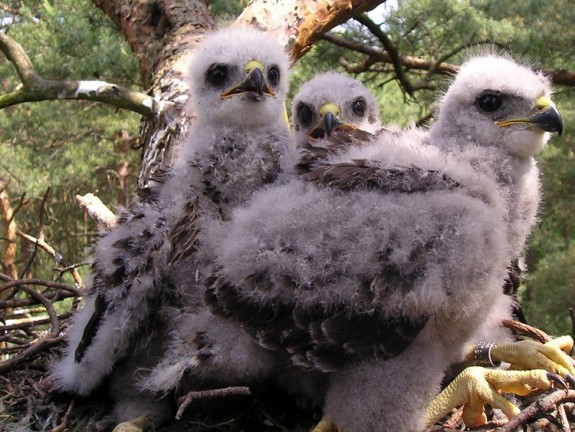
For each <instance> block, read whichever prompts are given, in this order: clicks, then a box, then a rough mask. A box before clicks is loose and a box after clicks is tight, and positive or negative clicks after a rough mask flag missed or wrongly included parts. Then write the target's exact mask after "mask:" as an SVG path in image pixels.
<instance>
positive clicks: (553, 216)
mask: <svg viewBox="0 0 575 432" xmlns="http://www.w3.org/2000/svg"><path fill="white" fill-rule="evenodd" d="M100 3H106V2H101V1H100ZM126 3H130V2H129V1H127V2H126ZM143 3H147V4H149V5H150V7H154V4H155V2H154V1H145V2H143ZM260 3H261V2H260ZM264 3H265V2H264ZM372 3H373V2H372ZM380 3H381V5H379V6H378V7H377V8H376V9H375V10H372V11H371V12H370V13H369V14H368V15H359V16H357V17H356V18H354V19H351V20H349V21H347V22H346V23H345V24H343V25H340V26H338V27H336V28H335V29H332V30H331V31H330V32H328V33H325V34H324V35H321V36H320V38H319V40H318V41H317V42H316V43H315V44H314V46H313V48H312V49H311V50H310V51H309V52H307V54H305V55H304V56H303V57H301V58H300V59H299V60H298V61H297V62H296V63H295V65H294V68H293V72H292V76H291V87H290V96H291V95H293V94H294V93H295V92H296V91H297V88H298V86H299V85H300V84H301V83H302V82H304V81H306V80H308V79H309V78H311V77H312V76H313V74H315V73H316V72H320V71H325V70H329V69H335V70H339V71H343V72H347V73H350V74H352V75H354V76H356V77H357V78H358V79H359V80H361V81H363V82H364V83H365V84H366V85H368V87H369V88H370V89H371V90H372V91H373V92H374V94H375V95H376V96H377V100H378V102H379V106H380V110H381V115H382V118H383V120H384V123H397V124H400V125H402V126H407V125H411V124H413V123H417V124H425V123H426V122H428V121H430V120H432V115H433V108H434V101H436V100H437V98H438V97H439V96H440V94H441V92H442V91H443V90H445V88H446V86H447V85H448V83H449V75H450V73H453V72H454V70H455V68H456V65H458V64H460V63H461V62H462V61H463V60H464V59H465V57H466V56H468V55H469V54H470V53H473V52H477V51H481V50H485V49H493V46H496V47H499V48H501V49H504V50H506V51H508V52H510V53H511V54H512V55H513V56H514V57H516V58H518V59H521V60H523V61H526V62H528V63H530V64H533V65H535V66H536V67H539V68H542V69H545V70H546V71H548V72H549V73H550V75H551V76H552V78H553V81H554V85H555V97H554V101H555V102H556V104H557V105H558V107H559V109H560V111H561V113H562V115H563V120H564V124H565V130H564V134H563V136H562V137H561V138H556V137H554V138H553V139H552V141H551V142H550V145H549V146H548V148H546V149H545V150H544V151H543V152H542V154H541V155H540V157H539V161H540V165H541V168H542V172H543V188H544V197H545V199H544V206H543V208H542V211H541V215H540V216H541V218H540V222H539V223H538V224H537V226H536V228H535V230H534V232H533V235H532V238H531V241H530V243H529V249H528V251H527V254H526V264H527V266H528V268H529V273H528V274H527V275H526V277H525V279H524V281H523V284H522V287H521V290H520V298H521V303H522V304H523V306H524V308H525V310H526V315H527V318H528V321H529V323H530V324H532V325H534V326H537V327H539V328H541V329H543V330H545V331H547V332H548V333H550V334H556V335H558V334H565V333H569V334H570V333H572V322H571V317H570V313H569V309H570V307H571V306H573V303H575V301H574V298H575V266H574V265H573V264H574V263H575V250H574V248H573V241H574V240H575V226H574V225H575V218H574V217H573V216H574V206H575V181H574V180H575V164H574V159H575V157H574V154H573V148H574V145H575V135H574V132H575V128H574V121H575V97H574V96H575V56H574V55H573V53H574V48H575V25H573V24H574V23H575V7H573V4H572V1H571V0H554V1H552V2H542V1H538V0H514V1H506V2H501V1H499V0H397V1H391V0H388V1H387V2H380ZM95 4H98V1H94V2H92V1H90V0H36V1H32V0H21V1H6V0H5V1H1V2H0V31H1V32H2V33H4V34H6V35H8V36H9V37H10V38H11V40H13V41H15V42H16V43H17V44H19V45H20V46H21V47H22V48H23V52H25V53H26V54H27V55H28V56H29V58H30V60H31V62H32V64H33V65H34V67H35V68H36V70H37V71H38V73H39V74H40V75H41V76H42V77H44V78H46V79H50V80H101V81H106V82H108V83H114V85H118V86H121V88H122V89H128V90H131V91H135V92H139V93H141V94H146V93H150V91H149V88H144V85H145V83H146V82H149V81H150V80H149V77H146V76H145V75H146V70H145V68H143V67H142V64H141V62H139V59H140V60H141V58H140V57H138V53H136V54H135V53H134V52H133V51H132V49H131V47H130V45H129V44H128V42H127V41H126V39H125V38H124V36H123V34H122V33H121V32H120V31H119V30H118V28H117V25H116V24H115V23H114V22H113V21H112V20H111V19H110V18H109V17H108V16H107V15H106V14H104V13H103V12H102V10H101V9H100V8H98V7H96V6H95ZM247 6H248V4H247V2H246V1H243V0H236V1H229V0H213V1H211V2H210V5H209V11H210V12H211V13H212V14H213V15H214V16H215V17H216V19H217V21H218V22H219V23H221V24H224V25H225V23H229V22H232V21H233V20H234V19H235V18H236V17H238V16H239V15H240V13H241V12H242V11H243V10H244V9H245V8H246V7H247ZM3 43H4V42H3ZM3 51H4V52H5V53H6V50H5V49H4V48H3ZM139 55H141V53H140V54H139ZM21 81H22V77H19V75H18V74H17V73H16V70H15V68H14V65H13V63H12V62H11V61H8V56H7V57H4V56H0V86H1V89H0V176H1V179H0V180H1V182H0V191H1V193H0V209H1V210H2V220H1V221H0V266H1V272H2V274H3V275H4V277H5V279H4V282H6V281H7V280H8V278H10V279H12V280H15V279H22V278H26V279H32V278H35V279H43V280H50V281H57V282H60V283H64V284H68V285H70V286H74V285H75V280H74V278H73V275H72V272H70V271H63V270H70V269H71V268H76V266H75V264H82V263H86V262H88V261H89V255H90V247H91V246H92V245H93V243H94V241H95V239H96V238H97V234H98V228H97V226H96V224H95V223H94V221H93V220H92V219H91V218H90V217H89V216H88V215H86V214H85V212H84V211H83V210H82V209H80V208H79V207H78V205H77V203H76V202H75V196H76V195H78V194H79V195H84V194H86V193H89V192H92V193H96V194H97V195H98V196H99V197H100V199H101V200H102V201H103V202H104V203H105V204H106V205H107V206H109V207H110V208H112V209H115V208H117V206H125V205H127V204H128V203H129V202H130V200H131V199H132V196H133V194H134V191H135V188H136V186H137V184H138V182H139V181H142V178H143V175H142V172H143V171H145V170H142V166H143V165H142V164H144V167H145V164H146V163H147V159H146V157H147V156H146V155H145V151H144V150H145V148H144V147H143V139H144V138H143V137H145V136H146V127H149V126H147V124H146V121H142V112H135V111H134V110H132V109H130V107H126V106H123V107H122V106H119V105H118V104H114V103H102V101H99V100H96V99H93V100H47V101H33V100H30V101H29V103H17V104H14V105H12V104H11V103H10V102H9V101H8V99H7V96H9V95H11V94H12V92H14V91H16V92H17V91H18V90H19V89H21ZM156 84H157V83H156ZM19 86H20V87H19ZM156 87H157V86H156ZM145 115H146V113H144V116H145ZM165 130H169V128H167V129H164V131H165ZM143 151H144V153H143ZM27 235H28V236H30V235H31V236H33V238H32V239H31V238H30V237H27ZM34 239H36V240H38V239H39V240H40V242H38V241H35V240H34ZM42 242H45V243H42ZM44 244H45V245H49V247H51V248H53V251H52V252H53V253H46V251H47V250H48V249H46V248H44V249H43V248H42V245H44ZM54 257H56V258H58V260H55V259H54ZM57 261H59V262H57ZM77 270H78V272H79V275H80V277H81V278H84V277H85V276H86V275H87V274H88V273H89V266H87V265H80V266H78V267H77ZM8 293H9V291H8V290H6V291H3V292H0V303H2V302H4V303H3V305H4V306H5V307H6V306H7V305H11V304H14V305H18V303H17V301H16V300H17V299H18V298H19V297H18V295H16V296H15V297H13V298H12V297H9V295H8ZM21 295H25V293H21ZM64 297H65V296H64ZM72 298H73V296H72V295H70V298H69V299H68V301H67V302H64V303H63V304H62V305H60V306H59V308H60V309H61V310H64V311H66V310H68V311H69V310H70V309H71V307H72V306H71V304H72ZM6 302H8V303H6ZM9 302H13V303H9ZM21 304H24V303H22V302H21ZM3 310H8V309H3ZM9 310H11V311H13V309H12V308H10V309H9ZM1 318H2V319H6V318H7V317H6V316H4V317H1Z"/></svg>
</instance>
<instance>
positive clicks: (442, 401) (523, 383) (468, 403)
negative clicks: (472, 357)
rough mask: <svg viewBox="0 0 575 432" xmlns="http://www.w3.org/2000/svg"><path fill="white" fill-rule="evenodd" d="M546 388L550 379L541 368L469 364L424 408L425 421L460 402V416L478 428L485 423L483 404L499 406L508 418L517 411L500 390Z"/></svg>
mask: <svg viewBox="0 0 575 432" xmlns="http://www.w3.org/2000/svg"><path fill="white" fill-rule="evenodd" d="M550 387H551V382H550V381H549V379H548V378H547V372H546V371H544V370H530V371H505V370H499V369H486V368H482V367H479V366H473V367H469V368H467V369H465V370H464V371H463V372H462V373H461V374H459V375H458V376H457V378H455V380H453V382H452V383H451V384H449V385H448V386H447V387H446V388H445V389H444V390H443V391H442V392H441V393H440V394H439V395H438V396H437V397H436V398H435V399H434V400H433V401H432V402H431V404H430V405H429V407H428V409H427V420H428V422H427V423H428V425H429V426H431V425H433V424H435V423H436V422H437V421H439V420H440V419H441V418H443V417H444V416H445V415H447V414H448V413H449V412H450V411H451V409H453V408H455V407H457V406H460V405H464V408H463V416H462V419H463V422H464V423H465V424H466V426H468V427H478V426H481V425H483V424H485V423H486V422H487V417H486V416H485V404H489V405H491V406H492V407H493V408H497V409H500V410H501V411H503V413H504V414H505V415H506V416H507V417H509V418H511V417H514V416H516V415H517V414H519V412H520V410H519V408H518V407H517V406H515V405H514V404H512V403H511V402H509V401H508V400H507V399H505V398H504V397H503V396H502V395H501V394H500V392H506V393H516V394H519V395H525V394H527V393H529V392H531V391H532V390H533V389H535V388H539V389H549V388H550Z"/></svg>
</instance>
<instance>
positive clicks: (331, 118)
mask: <svg viewBox="0 0 575 432" xmlns="http://www.w3.org/2000/svg"><path fill="white" fill-rule="evenodd" d="M323 124H324V127H325V133H326V135H327V136H328V137H330V136H331V134H332V133H333V131H334V130H335V129H337V127H338V126H339V125H340V124H341V122H340V121H339V120H338V119H337V117H336V116H335V115H334V114H332V113H331V112H327V113H325V115H324V116H323Z"/></svg>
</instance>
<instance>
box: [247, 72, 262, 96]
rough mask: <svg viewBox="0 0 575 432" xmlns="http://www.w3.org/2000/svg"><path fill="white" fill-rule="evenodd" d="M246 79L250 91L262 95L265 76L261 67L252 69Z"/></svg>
mask: <svg viewBox="0 0 575 432" xmlns="http://www.w3.org/2000/svg"><path fill="white" fill-rule="evenodd" d="M246 81H247V86H248V89H249V90H250V91H251V92H252V93H254V94H257V95H258V96H260V97H261V96H263V95H264V83H265V77H264V74H263V72H262V71H261V69H259V68H255V69H253V70H252V71H251V72H250V73H249V75H248V76H247V79H246Z"/></svg>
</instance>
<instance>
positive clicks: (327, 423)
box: [312, 417, 338, 432]
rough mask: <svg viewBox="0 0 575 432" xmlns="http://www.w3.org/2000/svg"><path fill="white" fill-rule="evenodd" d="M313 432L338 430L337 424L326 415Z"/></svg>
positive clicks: (333, 431) (335, 431)
mask: <svg viewBox="0 0 575 432" xmlns="http://www.w3.org/2000/svg"><path fill="white" fill-rule="evenodd" d="M312 432H338V429H337V425H336V424H335V423H334V422H333V421H332V420H330V419H329V417H324V418H322V419H321V421H320V422H319V423H318V424H317V425H316V426H315V427H314V428H313V430H312Z"/></svg>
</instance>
